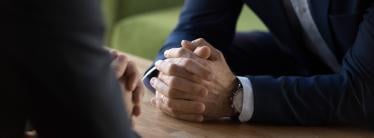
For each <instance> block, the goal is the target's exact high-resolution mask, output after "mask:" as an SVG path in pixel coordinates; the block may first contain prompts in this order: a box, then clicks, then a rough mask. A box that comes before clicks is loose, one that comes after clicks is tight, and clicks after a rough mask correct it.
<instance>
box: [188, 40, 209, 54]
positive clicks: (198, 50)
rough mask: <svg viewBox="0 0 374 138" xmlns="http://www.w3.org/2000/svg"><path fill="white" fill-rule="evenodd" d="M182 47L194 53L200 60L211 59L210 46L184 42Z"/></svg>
mask: <svg viewBox="0 0 374 138" xmlns="http://www.w3.org/2000/svg"><path fill="white" fill-rule="evenodd" d="M181 45H182V47H183V48H186V49H188V50H191V51H193V53H194V54H195V55H197V56H198V57H200V58H203V59H208V58H209V57H210V54H211V50H210V48H209V47H208V46H203V45H195V44H193V42H190V41H187V40H182V42H181Z"/></svg>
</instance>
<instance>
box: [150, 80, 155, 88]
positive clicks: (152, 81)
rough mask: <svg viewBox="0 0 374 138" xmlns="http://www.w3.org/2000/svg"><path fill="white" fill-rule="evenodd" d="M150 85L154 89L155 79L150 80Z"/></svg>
mask: <svg viewBox="0 0 374 138" xmlns="http://www.w3.org/2000/svg"><path fill="white" fill-rule="evenodd" d="M150 83H151V86H152V87H153V88H154V87H155V78H152V79H151V81H150Z"/></svg>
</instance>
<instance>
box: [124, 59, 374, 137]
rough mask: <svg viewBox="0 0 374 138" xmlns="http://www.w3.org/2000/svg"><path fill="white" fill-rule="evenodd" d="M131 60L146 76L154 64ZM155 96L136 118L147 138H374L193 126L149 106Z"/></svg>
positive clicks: (343, 132)
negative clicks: (148, 69) (146, 71)
mask: <svg viewBox="0 0 374 138" xmlns="http://www.w3.org/2000/svg"><path fill="white" fill-rule="evenodd" d="M128 57H129V58H130V59H131V60H133V61H135V62H136V63H137V66H138V68H139V70H140V72H141V73H142V74H141V75H143V73H144V71H145V70H146V69H147V68H148V67H149V65H150V64H151V62H150V61H149V60H145V59H142V58H139V57H136V56H133V55H130V54H129V55H128ZM152 96H153V94H152V93H151V92H149V91H146V94H145V98H144V99H143V105H142V114H141V116H140V117H138V118H135V119H134V123H135V130H136V131H137V132H138V133H139V134H140V135H141V136H143V137H145V138H167V137H178V138H191V137H193V138H200V137H212V138H219V137H230V138H233V137H313V138H315V137H336V138H350V137H364V138H370V137H373V138H374V131H373V130H368V129H358V128H347V127H300V126H276V125H264V124H251V123H239V122H236V121H232V120H230V119H222V120H215V121H207V122H203V123H193V122H187V121H182V120H177V119H174V118H171V117H169V116H167V115H165V114H163V113H162V112H160V111H158V110H157V109H156V108H154V107H153V106H152V105H151V103H150V98H151V97H152Z"/></svg>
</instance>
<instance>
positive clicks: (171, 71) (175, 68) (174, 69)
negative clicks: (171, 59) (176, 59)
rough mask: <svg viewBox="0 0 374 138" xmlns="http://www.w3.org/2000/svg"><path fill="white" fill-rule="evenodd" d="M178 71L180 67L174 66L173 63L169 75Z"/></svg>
mask: <svg viewBox="0 0 374 138" xmlns="http://www.w3.org/2000/svg"><path fill="white" fill-rule="evenodd" d="M177 71H178V65H177V64H174V63H171V64H170V67H169V70H168V72H169V73H174V72H177Z"/></svg>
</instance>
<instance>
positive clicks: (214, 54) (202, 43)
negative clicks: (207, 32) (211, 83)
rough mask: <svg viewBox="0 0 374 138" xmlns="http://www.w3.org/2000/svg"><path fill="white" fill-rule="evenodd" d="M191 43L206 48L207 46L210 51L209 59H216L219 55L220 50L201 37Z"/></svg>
mask: <svg viewBox="0 0 374 138" xmlns="http://www.w3.org/2000/svg"><path fill="white" fill-rule="evenodd" d="M191 44H192V45H194V46H196V47H207V48H209V53H210V54H209V55H210V56H209V59H211V60H217V59H219V58H220V57H221V54H220V52H219V51H218V50H217V49H216V48H214V47H213V46H212V45H211V44H210V43H209V42H207V41H206V40H205V39H203V38H199V39H196V40H194V41H192V42H191Z"/></svg>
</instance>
